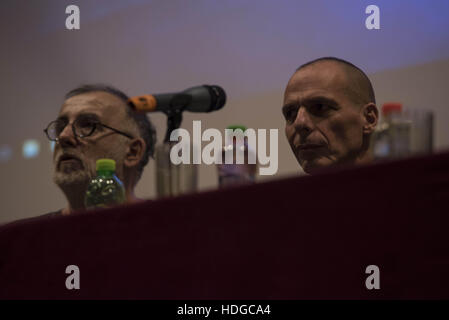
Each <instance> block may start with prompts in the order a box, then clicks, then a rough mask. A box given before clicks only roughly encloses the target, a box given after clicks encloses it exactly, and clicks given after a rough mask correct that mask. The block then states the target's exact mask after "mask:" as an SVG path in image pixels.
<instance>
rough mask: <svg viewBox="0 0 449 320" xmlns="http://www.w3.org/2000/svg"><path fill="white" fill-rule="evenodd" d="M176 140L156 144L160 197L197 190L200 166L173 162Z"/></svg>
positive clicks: (158, 194)
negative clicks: (171, 151)
mask: <svg viewBox="0 0 449 320" xmlns="http://www.w3.org/2000/svg"><path fill="white" fill-rule="evenodd" d="M174 144H175V143H174V142H168V143H163V144H160V145H158V146H156V191H157V196H158V198H161V197H170V196H177V195H180V194H184V193H192V192H196V191H197V187H198V168H197V167H198V166H197V165H194V164H192V161H190V164H183V163H181V164H173V163H172V161H171V160H170V150H171V147H172V146H173V145H174Z"/></svg>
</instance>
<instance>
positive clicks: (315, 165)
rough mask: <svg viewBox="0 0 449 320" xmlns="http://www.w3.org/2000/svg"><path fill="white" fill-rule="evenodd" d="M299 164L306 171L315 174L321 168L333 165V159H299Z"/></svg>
mask: <svg viewBox="0 0 449 320" xmlns="http://www.w3.org/2000/svg"><path fill="white" fill-rule="evenodd" d="M298 161H299V165H300V166H301V168H302V169H303V170H304V172H305V173H308V174H315V173H317V172H319V171H320V170H322V169H324V168H327V167H330V166H332V164H333V163H332V161H330V160H329V159H326V158H324V159H323V158H316V159H307V160H304V159H303V160H299V159H298Z"/></svg>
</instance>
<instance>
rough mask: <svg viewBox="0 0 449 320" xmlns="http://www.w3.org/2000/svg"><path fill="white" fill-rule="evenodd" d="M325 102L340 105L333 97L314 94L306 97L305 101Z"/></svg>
mask: <svg viewBox="0 0 449 320" xmlns="http://www.w3.org/2000/svg"><path fill="white" fill-rule="evenodd" d="M314 102H315V103H317V102H319V103H325V104H328V105H331V106H338V102H337V101H336V100H335V99H333V98H329V97H326V96H312V97H308V98H305V99H304V103H306V104H307V103H314Z"/></svg>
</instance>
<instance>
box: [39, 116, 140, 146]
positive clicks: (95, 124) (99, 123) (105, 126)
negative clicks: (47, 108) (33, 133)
mask: <svg viewBox="0 0 449 320" xmlns="http://www.w3.org/2000/svg"><path fill="white" fill-rule="evenodd" d="M58 121H60V120H54V121H52V122H50V123H49V124H48V126H47V128H45V129H44V132H45V134H46V135H47V138H48V140H50V141H58V140H59V138H58V137H59V136H58V137H57V138H55V139H52V138H50V135H49V134H48V128H49V127H50V126H51V125H52V124H53V123H55V122H58ZM77 121H78V119H77V120H75V121H74V122H73V123H72V130H73V133H74V135H75V137H78V138H85V137H89V136H91V135H92V134H93V133H94V132H95V130H96V129H97V126H102V127H104V128H107V129H110V130H112V131H114V132H115V133H118V134H121V135H124V136H125V137H127V138H129V139H134V137H133V136H132V135H130V134H127V133H125V132H122V131H120V130H117V129H115V128H112V127H110V126H107V125H105V124H103V123H101V122H100V121H92V123H93V127H92V130H91V131H90V133H89V134H84V135H83V134H78V133H77V132H76V129H75V123H76V122H77ZM66 126H67V124H66V125H65V126H64V128H65V127H66ZM64 128H63V129H62V130H64ZM61 132H62V131H61Z"/></svg>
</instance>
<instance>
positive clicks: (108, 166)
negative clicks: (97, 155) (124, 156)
mask: <svg viewBox="0 0 449 320" xmlns="http://www.w3.org/2000/svg"><path fill="white" fill-rule="evenodd" d="M96 164H97V171H115V160H112V159H98V160H97V162H96Z"/></svg>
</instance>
